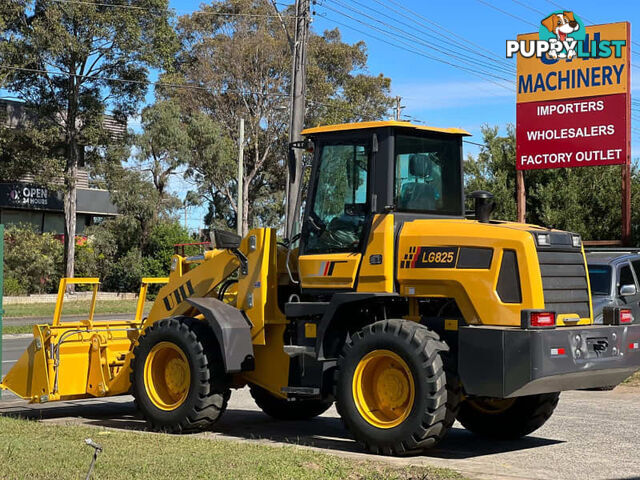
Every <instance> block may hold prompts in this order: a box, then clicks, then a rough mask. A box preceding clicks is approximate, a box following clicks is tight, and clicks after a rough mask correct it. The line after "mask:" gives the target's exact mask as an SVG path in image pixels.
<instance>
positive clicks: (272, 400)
mask: <svg viewBox="0 0 640 480" xmlns="http://www.w3.org/2000/svg"><path fill="white" fill-rule="evenodd" d="M249 391H250V392H251V396H252V397H253V399H254V400H255V402H256V405H258V407H260V409H261V410H262V411H263V412H264V413H266V414H267V415H269V416H270V417H273V418H276V419H278V420H309V419H311V418H313V417H317V416H318V415H322V414H323V413H324V412H326V411H327V410H329V408H330V407H331V405H332V404H333V402H328V401H326V400H318V399H295V400H287V399H285V398H279V397H276V396H275V395H273V394H271V393H270V392H269V391H268V390H265V389H264V388H262V387H259V386H257V385H250V386H249Z"/></svg>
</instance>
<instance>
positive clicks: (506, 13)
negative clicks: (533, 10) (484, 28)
mask: <svg viewBox="0 0 640 480" xmlns="http://www.w3.org/2000/svg"><path fill="white" fill-rule="evenodd" d="M477 1H478V2H479V3H481V4H483V5H486V6H487V7H489V8H493V9H494V10H496V11H498V12H500V13H502V14H504V15H507V16H509V17H511V18H515V19H516V20H519V21H521V22H524V23H526V24H529V25H533V26H534V27H537V25H536V24H535V23H531V22H530V21H529V20H525V19H524V18H522V17H519V16H517V15H514V14H512V13H509V12H507V11H506V10H502V9H501V8H498V7H496V6H495V5H492V4H491V3H489V2H485V1H484V0H477Z"/></svg>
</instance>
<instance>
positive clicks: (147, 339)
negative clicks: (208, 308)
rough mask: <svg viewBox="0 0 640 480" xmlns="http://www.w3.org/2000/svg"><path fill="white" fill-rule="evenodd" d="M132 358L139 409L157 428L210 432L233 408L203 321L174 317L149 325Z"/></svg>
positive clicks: (219, 359) (133, 387)
mask: <svg viewBox="0 0 640 480" xmlns="http://www.w3.org/2000/svg"><path fill="white" fill-rule="evenodd" d="M133 354H134V358H133V359H132V360H131V386H132V393H133V396H134V399H135V403H136V406H137V407H138V409H139V410H140V412H141V413H142V415H143V417H144V418H145V420H147V422H148V423H149V425H150V426H151V428H152V429H154V430H160V431H168V432H172V433H181V432H191V431H199V430H203V429H206V428H207V427H209V426H210V425H212V424H213V423H214V422H216V421H217V420H218V419H219V418H220V416H221V415H222V413H223V412H224V410H225V409H226V407H227V401H228V400H229V396H230V390H229V388H228V385H227V381H226V376H225V373H224V370H223V368H222V358H221V356H220V352H219V349H218V347H217V343H216V342H215V341H213V340H211V339H210V338H209V337H208V335H207V334H206V331H205V330H204V329H202V328H201V325H200V322H199V321H198V320H194V319H190V318H181V317H179V318H169V319H166V320H161V321H159V322H157V323H155V324H153V325H151V326H150V327H148V328H147V329H146V330H145V332H144V334H143V335H142V336H141V337H140V338H139V339H138V345H137V346H136V347H135V348H134V350H133Z"/></svg>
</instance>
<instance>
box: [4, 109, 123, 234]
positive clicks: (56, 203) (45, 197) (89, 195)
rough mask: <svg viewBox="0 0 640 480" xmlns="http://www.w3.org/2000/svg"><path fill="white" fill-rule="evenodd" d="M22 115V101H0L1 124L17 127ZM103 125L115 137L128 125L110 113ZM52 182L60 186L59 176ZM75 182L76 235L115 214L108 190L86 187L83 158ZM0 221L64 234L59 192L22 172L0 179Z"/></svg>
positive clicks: (62, 207) (62, 211) (61, 202)
mask: <svg viewBox="0 0 640 480" xmlns="http://www.w3.org/2000/svg"><path fill="white" fill-rule="evenodd" d="M24 115H25V113H24V108H23V106H22V104H21V103H19V102H13V101H7V100H1V101H0V124H4V125H5V128H7V127H8V128H19V124H20V119H21V118H23V117H24ZM105 126H106V128H107V129H108V130H109V131H110V132H111V133H112V134H113V135H114V137H116V136H121V135H124V133H125V132H126V128H127V127H126V124H125V123H123V122H119V121H117V120H115V119H114V118H113V117H111V116H106V117H105ZM53 183H54V184H60V185H61V184H62V179H59V181H54V182H53ZM76 185H77V218H76V233H77V234H82V232H83V231H84V229H85V228H86V227H88V226H89V225H92V224H94V223H98V222H100V221H101V220H102V219H104V218H106V217H112V216H115V215H117V214H118V212H117V210H116V208H115V206H114V205H113V203H112V202H111V198H110V195H109V192H108V191H107V190H101V189H96V188H91V187H90V186H89V175H88V172H87V170H86V169H85V168H84V161H82V160H81V162H80V168H79V169H78V174H77V177H76ZM0 223H2V224H4V225H5V226H6V225H15V224H21V223H22V224H29V225H33V226H34V227H35V228H36V229H37V230H38V231H40V232H41V233H45V232H51V233H54V234H62V233H64V204H63V201H62V192H58V191H55V190H53V189H50V188H46V187H45V186H43V185H39V184H37V183H36V182H35V181H34V178H33V177H32V176H31V175H25V176H23V177H22V178H20V179H19V180H17V181H7V180H6V179H0Z"/></svg>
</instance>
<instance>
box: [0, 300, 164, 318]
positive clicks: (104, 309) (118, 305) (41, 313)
mask: <svg viewBox="0 0 640 480" xmlns="http://www.w3.org/2000/svg"><path fill="white" fill-rule="evenodd" d="M137 302H138V301H137V300H105V301H102V302H101V301H100V300H98V301H96V310H95V313H131V314H134V313H136V305H137ZM152 303H153V302H147V303H146V305H145V310H148V309H149V308H151V305H152ZM89 304H90V302H89V301H88V300H75V301H73V300H70V301H65V302H64V304H63V306H62V315H83V314H88V313H89ZM55 306H56V304H55V303H16V304H12V305H5V306H4V316H5V317H51V316H53V310H54V309H55Z"/></svg>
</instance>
